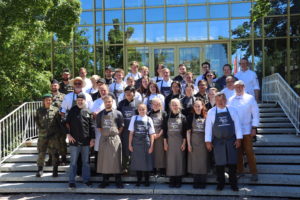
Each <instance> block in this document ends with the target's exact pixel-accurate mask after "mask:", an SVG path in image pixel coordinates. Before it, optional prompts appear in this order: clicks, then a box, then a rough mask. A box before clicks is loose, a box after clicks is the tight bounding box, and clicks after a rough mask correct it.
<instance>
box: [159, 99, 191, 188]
mask: <svg viewBox="0 0 300 200" xmlns="http://www.w3.org/2000/svg"><path fill="white" fill-rule="evenodd" d="M181 109H182V107H181V103H180V100H179V99H172V100H171V102H170V113H169V114H168V116H167V117H166V118H165V119H164V121H163V130H164V149H165V151H166V152H167V167H166V175H167V176H169V177H170V185H169V186H170V187H177V188H179V187H181V177H182V176H183V175H184V174H185V169H186V160H185V154H186V153H185V149H186V131H187V120H186V117H185V116H184V115H183V114H182V113H181Z"/></svg>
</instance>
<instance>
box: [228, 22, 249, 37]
mask: <svg viewBox="0 0 300 200" xmlns="http://www.w3.org/2000/svg"><path fill="white" fill-rule="evenodd" d="M250 30H251V23H250V19H235V20H231V37H232V38H233V39H235V38H247V37H250Z"/></svg>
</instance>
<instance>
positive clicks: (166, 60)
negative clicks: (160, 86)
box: [154, 48, 175, 76]
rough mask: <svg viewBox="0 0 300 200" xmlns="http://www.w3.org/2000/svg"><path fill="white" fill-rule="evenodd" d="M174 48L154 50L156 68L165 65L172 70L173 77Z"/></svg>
mask: <svg viewBox="0 0 300 200" xmlns="http://www.w3.org/2000/svg"><path fill="white" fill-rule="evenodd" d="M174 59H175V55H174V48H157V49H154V66H157V65H158V64H163V65H164V66H166V67H167V68H168V69H169V70H170V72H171V73H170V74H171V76H173V75H174Z"/></svg>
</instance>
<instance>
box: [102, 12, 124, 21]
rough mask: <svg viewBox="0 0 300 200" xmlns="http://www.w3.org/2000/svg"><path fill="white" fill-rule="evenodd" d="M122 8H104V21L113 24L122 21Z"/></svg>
mask: <svg viewBox="0 0 300 200" xmlns="http://www.w3.org/2000/svg"><path fill="white" fill-rule="evenodd" d="M122 21H123V20H122V10H106V11H105V23H106V24H115V23H122Z"/></svg>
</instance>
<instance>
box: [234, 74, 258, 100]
mask: <svg viewBox="0 0 300 200" xmlns="http://www.w3.org/2000/svg"><path fill="white" fill-rule="evenodd" d="M235 76H236V77H237V78H238V79H239V80H242V81H244V83H245V91H246V92H247V93H248V94H251V95H252V96H254V95H255V93H254V90H259V89H260V88H259V83H258V78H257V75H256V73H255V72H254V71H252V70H250V69H248V70H246V71H239V72H238V73H237V74H236V75H235Z"/></svg>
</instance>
